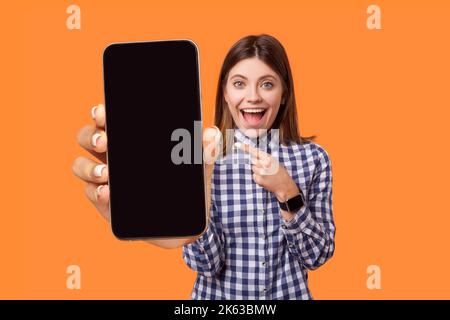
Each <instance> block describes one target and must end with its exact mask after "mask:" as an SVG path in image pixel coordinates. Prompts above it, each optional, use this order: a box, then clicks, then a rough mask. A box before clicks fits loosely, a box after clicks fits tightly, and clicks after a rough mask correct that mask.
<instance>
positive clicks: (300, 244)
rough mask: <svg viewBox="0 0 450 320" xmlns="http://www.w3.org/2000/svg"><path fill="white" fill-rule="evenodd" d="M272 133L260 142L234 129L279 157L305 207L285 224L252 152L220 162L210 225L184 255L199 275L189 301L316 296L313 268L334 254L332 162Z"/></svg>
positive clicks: (239, 137) (311, 147)
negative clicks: (257, 178)
mask: <svg viewBox="0 0 450 320" xmlns="http://www.w3.org/2000/svg"><path fill="white" fill-rule="evenodd" d="M271 134H272V133H271V132H270V131H269V132H268V133H267V134H265V135H263V136H261V137H260V138H259V143H257V142H258V141H257V139H251V138H249V137H247V136H245V135H244V133H243V132H242V131H241V130H239V129H235V132H234V138H235V141H241V142H244V143H247V144H249V145H251V146H254V147H259V149H261V150H263V151H265V152H268V153H270V154H271V155H272V156H273V157H275V158H276V159H277V160H278V161H279V162H280V163H281V164H282V165H283V166H284V167H285V168H286V169H287V171H288V173H289V174H290V176H291V177H292V178H293V180H294V181H295V182H296V183H297V185H298V186H299V188H300V189H301V190H302V192H303V194H304V196H305V199H306V202H307V203H306V205H305V206H303V207H302V208H301V209H300V210H299V211H298V212H297V213H296V215H295V218H294V219H292V220H291V221H289V222H287V221H285V220H284V219H283V217H282V216H281V214H280V210H279V205H278V201H277V198H276V196H275V195H274V194H273V193H271V192H269V191H267V190H266V189H264V188H262V187H261V186H259V185H257V184H256V183H255V182H254V181H253V179H252V169H251V162H250V155H248V154H246V153H243V152H242V151H240V150H235V149H234V151H233V152H232V153H230V154H227V156H226V157H223V158H219V159H218V160H217V161H216V164H215V166H214V171H213V177H212V184H211V201H212V205H211V219H210V223H209V225H208V228H207V230H206V231H205V233H203V235H202V236H201V237H199V238H198V239H197V240H196V241H194V242H192V243H190V244H187V245H184V246H183V250H182V252H183V259H184V261H185V262H186V263H187V265H188V266H189V267H190V268H191V269H193V270H194V271H197V279H196V281H195V284H194V288H193V290H192V293H191V298H192V299H209V300H224V299H226V300H229V299H239V300H240V299H247V300H268V299H313V297H312V295H311V292H310V290H309V288H308V270H314V269H316V268H318V267H320V266H321V265H323V264H324V263H325V262H326V261H327V260H328V259H330V258H331V257H332V256H333V253H334V236H335V226H334V221H333V208H332V170H331V161H330V158H329V157H328V154H327V152H326V151H325V150H324V149H323V148H322V147H321V146H320V145H318V144H316V143H312V142H311V143H306V144H294V143H292V144H290V145H288V146H284V145H280V144H279V143H278V140H277V139H276V140H275V139H271V138H270V137H271ZM274 141H276V143H274ZM233 159H234V161H233Z"/></svg>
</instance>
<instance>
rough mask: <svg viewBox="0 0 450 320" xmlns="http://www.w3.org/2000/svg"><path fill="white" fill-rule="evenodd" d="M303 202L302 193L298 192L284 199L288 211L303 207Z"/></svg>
mask: <svg viewBox="0 0 450 320" xmlns="http://www.w3.org/2000/svg"><path fill="white" fill-rule="evenodd" d="M303 204H304V202H303V196H302V194H298V195H296V196H295V197H293V198H291V199H289V200H288V201H286V205H287V207H288V211H289V212H296V211H298V210H299V209H300V208H301V207H303Z"/></svg>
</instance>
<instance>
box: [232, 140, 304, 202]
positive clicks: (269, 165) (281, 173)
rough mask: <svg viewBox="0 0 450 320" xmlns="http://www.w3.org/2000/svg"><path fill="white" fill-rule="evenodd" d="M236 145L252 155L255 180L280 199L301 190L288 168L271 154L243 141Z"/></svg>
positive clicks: (291, 195)
mask: <svg viewBox="0 0 450 320" xmlns="http://www.w3.org/2000/svg"><path fill="white" fill-rule="evenodd" d="M235 147H236V148H238V149H241V150H242V151H244V152H247V153H249V154H250V155H251V156H252V171H253V180H254V181H255V182H256V183H257V184H258V185H260V186H261V187H263V188H265V189H267V190H269V191H271V192H273V193H274V194H275V195H276V197H277V199H278V201H281V202H284V201H286V200H287V199H289V198H291V197H293V196H295V195H297V194H298V193H299V192H300V190H299V188H298V186H297V184H296V183H295V181H294V180H293V179H292V178H291V176H290V175H289V173H288V172H287V170H286V168H285V167H284V166H283V165H282V164H280V163H279V162H278V161H277V160H276V159H275V158H274V157H272V156H271V155H270V154H268V153H266V152H264V151H261V150H259V149H257V148H254V147H252V146H250V145H248V144H245V143H241V142H236V143H235Z"/></svg>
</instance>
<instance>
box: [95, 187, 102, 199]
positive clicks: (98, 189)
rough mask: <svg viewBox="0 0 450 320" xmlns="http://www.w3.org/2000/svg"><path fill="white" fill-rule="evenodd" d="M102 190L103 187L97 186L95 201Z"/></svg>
mask: <svg viewBox="0 0 450 320" xmlns="http://www.w3.org/2000/svg"><path fill="white" fill-rule="evenodd" d="M102 188H103V185H99V186H98V187H97V193H96V196H97V199H98V196H99V195H100V190H102Z"/></svg>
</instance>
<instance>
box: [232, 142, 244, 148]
mask: <svg viewBox="0 0 450 320" xmlns="http://www.w3.org/2000/svg"><path fill="white" fill-rule="evenodd" d="M241 146H242V143H240V142H235V143H234V147H235V148H238V149H239V148H240V147H241Z"/></svg>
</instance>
